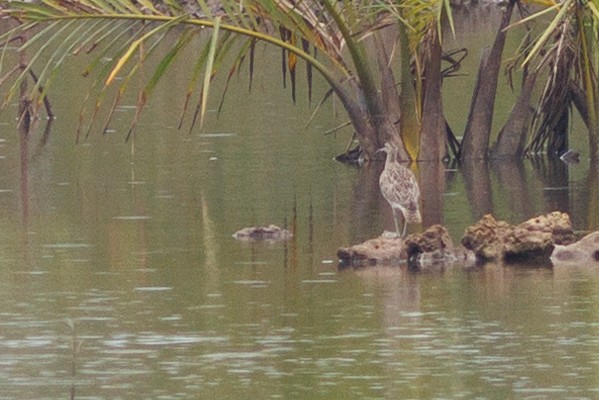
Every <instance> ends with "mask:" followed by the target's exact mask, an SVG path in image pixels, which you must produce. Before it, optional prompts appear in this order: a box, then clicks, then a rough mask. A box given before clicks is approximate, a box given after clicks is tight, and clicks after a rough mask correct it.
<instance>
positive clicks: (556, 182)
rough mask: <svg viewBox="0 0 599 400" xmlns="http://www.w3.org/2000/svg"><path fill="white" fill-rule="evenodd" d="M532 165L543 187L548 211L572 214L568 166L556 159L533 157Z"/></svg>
mask: <svg viewBox="0 0 599 400" xmlns="http://www.w3.org/2000/svg"><path fill="white" fill-rule="evenodd" d="M531 163H532V165H533V168H534V171H535V173H536V176H537V179H538V180H539V181H540V182H541V184H542V185H543V197H544V199H545V204H546V207H547V210H549V211H562V212H565V213H570V212H571V207H570V179H569V174H568V164H566V163H565V162H563V161H562V160H560V159H559V158H556V157H531Z"/></svg>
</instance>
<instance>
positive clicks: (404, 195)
mask: <svg viewBox="0 0 599 400" xmlns="http://www.w3.org/2000/svg"><path fill="white" fill-rule="evenodd" d="M379 151H384V152H386V153H387V159H386V160H385V169H384V170H383V172H382V173H381V176H380V178H379V185H380V187H381V193H382V194H383V197H384V198H385V199H386V200H387V201H388V202H389V204H390V205H391V208H392V209H393V221H394V222H395V230H396V232H397V235H398V236H405V234H406V227H407V225H408V223H420V222H422V217H421V216H420V210H419V208H418V207H419V205H418V202H419V199H420V189H419V187H418V181H416V177H415V176H414V174H413V173H412V171H410V170H409V169H408V168H406V167H404V166H403V165H401V164H400V163H399V162H397V149H396V148H395V147H394V146H393V145H392V144H391V143H389V142H387V143H385V146H384V147H382V148H380V149H378V150H377V153H378V152H379ZM398 211H399V212H401V215H402V217H403V219H404V224H403V231H402V233H401V235H400V233H399V224H398V223H397V218H398V217H399V216H398Z"/></svg>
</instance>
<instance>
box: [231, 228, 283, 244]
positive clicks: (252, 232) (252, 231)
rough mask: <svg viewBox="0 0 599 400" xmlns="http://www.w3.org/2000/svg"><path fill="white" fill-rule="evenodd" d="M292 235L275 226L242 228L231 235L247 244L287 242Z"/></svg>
mask: <svg viewBox="0 0 599 400" xmlns="http://www.w3.org/2000/svg"><path fill="white" fill-rule="evenodd" d="M292 236H293V235H292V234H291V232H289V231H288V230H287V229H282V228H279V227H278V226H276V225H268V226H257V227H249V228H243V229H241V230H239V231H237V232H235V233H234V234H233V237H234V238H235V239H237V240H243V241H248V242H253V241H259V240H265V241H273V242H274V241H281V240H289V239H291V237H292Z"/></svg>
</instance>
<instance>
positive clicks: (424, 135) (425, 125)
mask: <svg viewBox="0 0 599 400" xmlns="http://www.w3.org/2000/svg"><path fill="white" fill-rule="evenodd" d="M429 32H430V36H429V37H428V38H427V39H428V40H427V41H426V46H425V50H424V51H425V57H424V59H423V62H422V63H423V64H424V89H423V93H424V95H423V97H424V99H423V104H422V125H421V128H420V153H419V155H418V159H419V160H435V161H439V160H442V159H443V158H444V157H445V155H446V153H447V151H446V145H447V134H446V128H445V118H444V117H443V100H442V96H441V86H442V83H443V78H442V77H441V57H442V55H443V54H442V48H441V43H440V42H439V34H438V32H437V29H436V26H433V27H432V28H431V30H430V31H429Z"/></svg>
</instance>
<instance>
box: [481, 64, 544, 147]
mask: <svg viewBox="0 0 599 400" xmlns="http://www.w3.org/2000/svg"><path fill="white" fill-rule="evenodd" d="M536 78H537V72H532V73H529V74H526V76H524V78H523V79H524V81H523V82H522V89H521V91H520V95H519V96H518V99H517V100H516V104H514V108H512V111H511V112H510V115H509V117H508V120H507V122H506V123H505V125H504V126H503V128H501V131H500V132H499V137H498V138H497V143H495V146H494V147H493V149H492V150H491V155H492V157H493V158H506V157H518V158H520V157H522V156H523V155H524V146H525V141H526V134H527V133H528V131H529V125H530V119H531V117H532V113H533V111H532V109H531V107H530V98H531V96H532V91H533V89H534V86H535V81H536Z"/></svg>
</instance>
